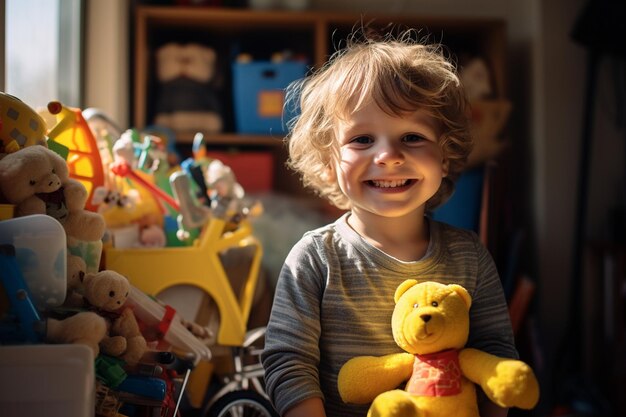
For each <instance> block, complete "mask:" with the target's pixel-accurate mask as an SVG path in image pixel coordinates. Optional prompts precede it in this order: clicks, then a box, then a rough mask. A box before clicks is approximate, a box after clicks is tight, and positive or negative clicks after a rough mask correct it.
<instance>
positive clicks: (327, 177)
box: [321, 163, 335, 182]
mask: <svg viewBox="0 0 626 417" xmlns="http://www.w3.org/2000/svg"><path fill="white" fill-rule="evenodd" d="M321 177H322V179H323V180H324V181H326V182H329V181H333V180H334V178H335V168H334V167H333V164H332V163H329V164H327V165H326V167H325V168H324V171H322V174H321Z"/></svg>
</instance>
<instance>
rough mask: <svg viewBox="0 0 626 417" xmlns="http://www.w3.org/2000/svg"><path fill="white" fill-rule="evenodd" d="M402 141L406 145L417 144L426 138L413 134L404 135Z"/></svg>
mask: <svg viewBox="0 0 626 417" xmlns="http://www.w3.org/2000/svg"><path fill="white" fill-rule="evenodd" d="M402 140H403V141H404V142H408V143H419V142H421V141H424V140H426V138H425V137H424V136H421V135H416V134H415V133H409V134H408V135H404V137H403V138H402Z"/></svg>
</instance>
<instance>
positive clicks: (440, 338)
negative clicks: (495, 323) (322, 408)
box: [338, 279, 539, 417]
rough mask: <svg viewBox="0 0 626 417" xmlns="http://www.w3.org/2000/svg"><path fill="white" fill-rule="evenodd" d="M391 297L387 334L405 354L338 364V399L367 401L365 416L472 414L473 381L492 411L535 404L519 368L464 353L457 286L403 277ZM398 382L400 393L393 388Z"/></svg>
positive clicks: (527, 376)
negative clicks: (491, 405)
mask: <svg viewBox="0 0 626 417" xmlns="http://www.w3.org/2000/svg"><path fill="white" fill-rule="evenodd" d="M394 300H395V302H396V306H395V308H394V311H393V314H392V318H391V330H392V332H393V337H394V340H395V341H396V343H397V344H398V346H399V347H400V348H402V349H403V350H404V351H405V352H404V353H395V354H390V355H386V356H381V357H374V356H359V357H356V358H353V359H350V360H349V361H348V362H346V363H345V364H344V365H343V367H342V368H341V370H340V372H339V375H338V388H339V393H340V395H341V398H342V399H343V400H344V401H345V402H348V403H357V404H367V403H370V402H371V403H372V404H371V406H370V409H369V412H368V416H371V417H375V416H398V417H400V416H401V417H409V416H420V415H429V416H433V417H440V416H441V417H444V416H450V415H457V414H459V413H461V412H460V411H459V410H463V412H462V413H461V415H463V416H468V417H470V416H473V417H478V403H477V400H476V389H475V386H474V384H477V385H479V386H480V388H482V390H483V391H484V392H485V394H486V395H487V397H489V399H490V400H491V401H492V402H494V403H495V404H497V405H499V406H500V407H505V408H506V407H519V408H524V409H531V408H533V407H534V406H535V405H536V404H537V401H538V400H539V385H538V382H537V379H536V378H535V375H534V373H533V371H532V369H531V368H530V367H529V366H528V365H527V364H525V363H524V362H522V361H519V360H514V359H508V358H500V357H497V356H494V355H490V354H488V353H486V352H483V351H480V350H478V349H473V348H464V346H465V343H466V342H467V338H468V335H469V326H470V323H469V321H470V318H469V308H470V306H471V298H470V295H469V293H468V292H467V290H465V288H463V287H461V286H459V285H455V284H451V285H444V284H440V283H437V282H430V281H428V282H421V283H418V282H417V281H416V280H414V279H409V280H406V281H405V282H403V283H402V284H400V285H399V286H398V288H397V290H396V293H395V295H394ZM405 381H408V382H407V383H406V387H405V390H401V389H397V387H398V386H399V385H400V384H401V383H403V382H405Z"/></svg>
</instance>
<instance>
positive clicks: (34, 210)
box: [0, 145, 105, 242]
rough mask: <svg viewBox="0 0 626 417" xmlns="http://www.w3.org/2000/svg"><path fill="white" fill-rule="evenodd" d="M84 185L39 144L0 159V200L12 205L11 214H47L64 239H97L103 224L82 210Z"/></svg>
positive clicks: (59, 158)
mask: <svg viewBox="0 0 626 417" xmlns="http://www.w3.org/2000/svg"><path fill="white" fill-rule="evenodd" d="M87 197H88V193H87V190H86V189H85V186H84V185H82V184H81V183H80V182H78V181H77V180H74V179H72V178H70V176H69V169H68V166H67V164H66V162H65V160H64V159H63V158H61V156H59V155H58V154H56V153H55V152H54V151H52V150H50V149H48V148H46V147H45V146H42V145H33V146H27V147H25V148H23V149H20V150H18V151H16V152H13V153H10V154H8V155H6V156H5V157H4V158H2V159H0V202H5V203H9V204H13V205H15V217H21V216H27V215H31V214H47V215H49V216H52V217H54V218H55V219H57V220H58V221H59V222H60V223H61V224H62V225H63V228H64V229H65V232H66V234H67V237H68V239H70V238H73V239H76V240H79V241H85V242H89V241H97V240H100V239H101V238H102V236H103V235H104V231H105V223H104V219H103V218H102V216H100V215H99V214H97V213H93V212H90V211H87V210H85V202H86V201H87Z"/></svg>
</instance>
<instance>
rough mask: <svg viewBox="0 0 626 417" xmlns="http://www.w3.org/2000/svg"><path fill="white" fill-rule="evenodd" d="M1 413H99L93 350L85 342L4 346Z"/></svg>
mask: <svg viewBox="0 0 626 417" xmlns="http://www.w3.org/2000/svg"><path fill="white" fill-rule="evenodd" d="M0 374H1V375H2V377H1V378H0V410H2V411H0V415H2V416H3V417H25V416H46V417H89V416H93V415H94V414H95V391H96V390H95V384H96V375H95V370H94V357H93V352H92V351H91V349H89V348H88V347H87V346H84V345H79V344H75V345H17V346H0Z"/></svg>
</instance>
